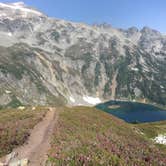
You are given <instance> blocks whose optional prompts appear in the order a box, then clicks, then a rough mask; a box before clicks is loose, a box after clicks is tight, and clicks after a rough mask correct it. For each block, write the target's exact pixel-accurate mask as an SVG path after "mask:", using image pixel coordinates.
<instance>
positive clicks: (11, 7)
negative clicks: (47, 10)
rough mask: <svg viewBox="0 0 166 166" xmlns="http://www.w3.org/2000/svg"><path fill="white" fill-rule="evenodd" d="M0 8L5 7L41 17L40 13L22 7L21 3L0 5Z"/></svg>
mask: <svg viewBox="0 0 166 166" xmlns="http://www.w3.org/2000/svg"><path fill="white" fill-rule="evenodd" d="M0 7H6V8H10V9H14V10H20V11H22V12H24V13H33V14H37V15H42V13H40V12H38V11H36V10H33V9H29V8H26V7H24V4H23V3H22V2H18V3H11V4H5V3H0Z"/></svg>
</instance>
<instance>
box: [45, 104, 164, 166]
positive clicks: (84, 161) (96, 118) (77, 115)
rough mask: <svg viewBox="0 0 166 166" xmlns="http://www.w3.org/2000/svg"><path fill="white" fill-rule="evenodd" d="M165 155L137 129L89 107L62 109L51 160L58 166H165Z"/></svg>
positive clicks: (54, 137)
mask: <svg viewBox="0 0 166 166" xmlns="http://www.w3.org/2000/svg"><path fill="white" fill-rule="evenodd" d="M165 155H166V151H165V150H164V149H162V148H160V147H158V146H156V145H155V144H154V143H153V142H152V141H151V140H150V139H147V138H145V136H144V135H141V134H140V129H139V128H137V126H136V125H131V124H127V123H125V122H123V121H122V120H119V119H117V118H115V117H113V116H111V115H110V114H107V113H105V112H102V111H99V110H97V109H95V108H89V107H74V108H67V107H66V108H59V120H58V124H57V125H56V126H55V132H54V135H53V139H52V146H51V149H50V153H49V160H48V162H50V163H51V164H52V165H56V166H65V165H69V166H77V165H82V166H83V165H85V166H86V165H87V166H89V165H90V166H98V165H106V166H107V165H110V166H133V165H139V166H147V165H151V166H156V165H158V166H160V165H161V166H162V165H163V166H164V165H165V163H166V158H165Z"/></svg>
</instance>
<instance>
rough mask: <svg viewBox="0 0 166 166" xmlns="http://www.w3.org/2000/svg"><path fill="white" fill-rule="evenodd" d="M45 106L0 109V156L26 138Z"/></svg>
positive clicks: (43, 111)
mask: <svg viewBox="0 0 166 166" xmlns="http://www.w3.org/2000/svg"><path fill="white" fill-rule="evenodd" d="M46 111H47V109H46V108H40V107H38V108H36V110H32V108H26V109H25V110H18V109H4V110H0V157H2V156H3V155H6V154H8V153H10V152H11V151H12V149H13V148H16V147H17V146H19V145H22V144H23V143H25V141H26V140H27V139H28V137H29V134H30V130H31V129H32V128H33V127H34V126H35V125H36V124H37V123H38V122H39V121H41V119H42V118H43V117H44V115H45V113H46Z"/></svg>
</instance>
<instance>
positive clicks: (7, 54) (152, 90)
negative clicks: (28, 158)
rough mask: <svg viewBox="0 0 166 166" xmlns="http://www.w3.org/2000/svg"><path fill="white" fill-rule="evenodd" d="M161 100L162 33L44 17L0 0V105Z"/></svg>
mask: <svg viewBox="0 0 166 166" xmlns="http://www.w3.org/2000/svg"><path fill="white" fill-rule="evenodd" d="M110 99H121V100H122V99H125V100H147V101H149V102H155V103H158V104H163V105H165V104H166V36H165V35H163V34H161V33H160V32H158V31H156V30H153V29H150V28H148V27H144V28H143V29H142V30H138V29H137V28H135V27H132V28H129V29H127V30H123V29H115V28H113V27H111V26H110V25H107V24H101V25H93V26H90V25H86V24H83V23H74V22H69V21H65V20H60V19H54V18H50V17H47V16H46V15H45V14H43V13H41V12H39V11H37V10H36V9H34V8H31V7H28V6H26V5H25V4H24V3H19V2H18V3H10V4H4V3H0V105H1V106H12V107H17V106H18V105H63V104H70V105H88V104H96V103H98V102H102V101H105V100H110Z"/></svg>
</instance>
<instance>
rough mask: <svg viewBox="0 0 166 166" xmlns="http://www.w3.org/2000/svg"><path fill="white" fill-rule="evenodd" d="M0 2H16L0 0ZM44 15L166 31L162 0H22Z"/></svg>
mask: <svg viewBox="0 0 166 166" xmlns="http://www.w3.org/2000/svg"><path fill="white" fill-rule="evenodd" d="M0 2H16V1H14V0H0ZM23 2H25V3H26V4H28V5H31V6H33V7H35V8H37V9H39V10H40V11H43V12H44V13H46V14H47V15H48V16H52V17H56V18H63V19H66V20H71V21H76V22H85V23H88V24H93V23H103V22H107V23H109V24H111V25H112V26H113V27H118V28H128V27H131V26H136V27H138V28H142V27H143V26H149V27H151V28H154V29H157V30H159V31H161V32H163V33H166V0H23Z"/></svg>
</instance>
